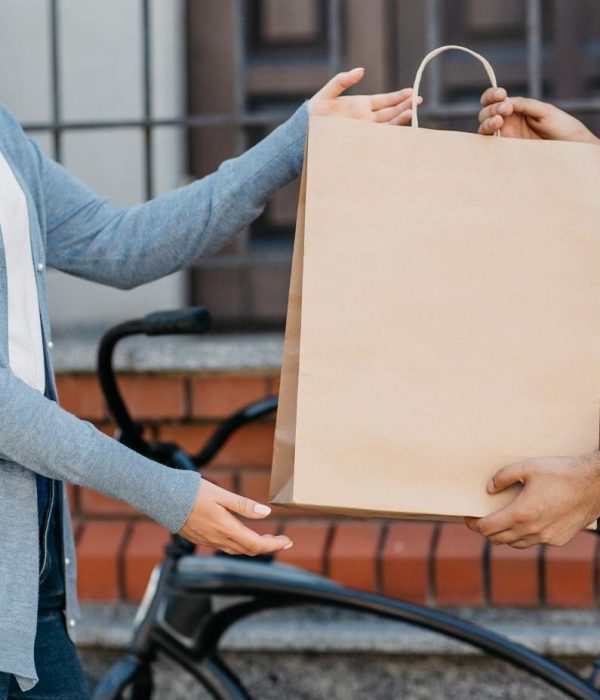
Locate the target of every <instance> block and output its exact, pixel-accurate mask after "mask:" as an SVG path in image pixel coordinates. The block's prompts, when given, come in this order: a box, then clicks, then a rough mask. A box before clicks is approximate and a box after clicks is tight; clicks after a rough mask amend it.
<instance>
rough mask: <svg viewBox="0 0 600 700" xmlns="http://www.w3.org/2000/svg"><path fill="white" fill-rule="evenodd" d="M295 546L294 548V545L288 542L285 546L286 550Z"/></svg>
mask: <svg viewBox="0 0 600 700" xmlns="http://www.w3.org/2000/svg"><path fill="white" fill-rule="evenodd" d="M293 546H294V543H293V542H288V543H287V544H286V545H285V547H284V549H291V548H292V547H293Z"/></svg>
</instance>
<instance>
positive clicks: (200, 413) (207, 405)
mask: <svg viewBox="0 0 600 700" xmlns="http://www.w3.org/2000/svg"><path fill="white" fill-rule="evenodd" d="M191 386H192V415H193V416H195V417H196V418H225V417H227V416H229V415H231V414H232V413H235V412H236V411H239V409H240V408H243V407H244V406H246V405H247V404H249V403H252V402H254V401H259V400H260V399H263V398H264V397H265V396H268V394H269V393H270V392H269V385H268V383H267V378H266V377H264V376H263V375H248V376H239V375H223V376H217V377H215V376H202V377H195V378H194V379H192V384H191Z"/></svg>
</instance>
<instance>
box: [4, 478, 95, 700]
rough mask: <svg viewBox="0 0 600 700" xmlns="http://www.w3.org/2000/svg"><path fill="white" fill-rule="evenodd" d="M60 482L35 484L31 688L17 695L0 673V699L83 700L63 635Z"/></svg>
mask: <svg viewBox="0 0 600 700" xmlns="http://www.w3.org/2000/svg"><path fill="white" fill-rule="evenodd" d="M59 489H60V483H59V482H54V481H52V480H50V479H44V478H43V477H41V478H39V479H38V503H39V505H40V589H39V590H40V598H39V610H38V623H37V632H36V637H35V650H34V654H35V666H36V670H37V673H38V677H39V679H40V680H39V682H38V683H37V685H36V686H35V687H34V688H33V689H32V690H29V691H27V692H25V693H24V692H22V691H21V690H20V689H19V686H18V685H17V681H16V680H15V678H14V676H12V675H10V674H7V673H0V700H16V698H23V699H24V700H87V699H88V698H89V697H90V694H89V688H88V685H87V680H86V678H85V675H84V673H83V670H82V668H81V664H80V663H79V659H78V658H77V651H76V649H75V645H74V644H73V642H72V641H71V640H70V638H69V635H68V634H67V628H66V625H65V616H64V613H63V609H64V607H65V583H64V575H63V566H62V561H63V553H62V528H61V525H60V523H61V515H62V514H61V509H60V499H59V498H58V494H59Z"/></svg>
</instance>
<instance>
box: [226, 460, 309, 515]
mask: <svg viewBox="0 0 600 700" xmlns="http://www.w3.org/2000/svg"><path fill="white" fill-rule="evenodd" d="M270 483H271V471H270V470H268V469H260V470H258V469H257V470H244V471H242V472H240V475H239V487H238V493H239V494H240V495H242V496H246V498H251V499H252V500H253V501H258V502H259V503H266V504H268V503H269V486H270ZM270 508H271V515H270V516H268V517H277V518H310V517H315V513H312V512H311V511H308V510H306V509H302V508H284V507H283V506H276V505H271V506H270Z"/></svg>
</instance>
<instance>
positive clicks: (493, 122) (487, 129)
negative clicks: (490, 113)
mask: <svg viewBox="0 0 600 700" xmlns="http://www.w3.org/2000/svg"><path fill="white" fill-rule="evenodd" d="M503 126H504V119H503V118H502V117H501V116H500V115H499V114H497V115H496V116H495V117H490V118H489V119H486V120H485V121H483V122H481V124H480V125H479V129H478V130H477V133H479V134H483V135H484V136H491V135H492V134H495V133H496V131H498V129H501V128H502V127H503Z"/></svg>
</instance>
